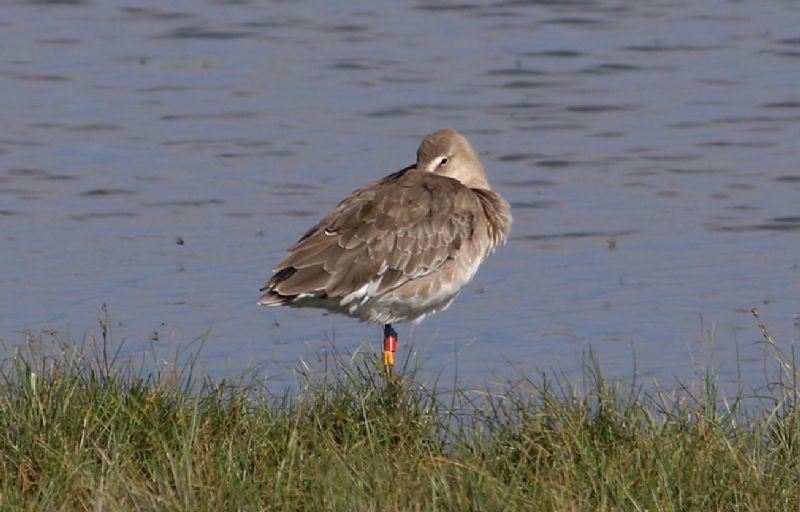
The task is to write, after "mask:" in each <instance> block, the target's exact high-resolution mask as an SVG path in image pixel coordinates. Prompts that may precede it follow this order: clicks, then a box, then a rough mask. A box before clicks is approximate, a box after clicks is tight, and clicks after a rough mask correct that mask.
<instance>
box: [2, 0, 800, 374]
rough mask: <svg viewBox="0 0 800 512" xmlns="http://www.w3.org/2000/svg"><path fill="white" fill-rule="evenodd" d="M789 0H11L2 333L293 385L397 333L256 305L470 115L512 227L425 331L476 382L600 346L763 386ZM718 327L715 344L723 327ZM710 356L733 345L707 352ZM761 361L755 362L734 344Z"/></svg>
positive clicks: (774, 274) (418, 340) (603, 355)
mask: <svg viewBox="0 0 800 512" xmlns="http://www.w3.org/2000/svg"><path fill="white" fill-rule="evenodd" d="M799 19H800V7H798V4H797V3H796V2H793V1H784V2H780V1H768V2H757V1H755V0H749V1H737V2H732V1H722V0H711V1H706V2H688V1H687V2H682V1H656V2H621V1H619V2H615V1H612V0H596V1H593V0H576V1H558V0H554V1H540V2H537V1H531V2H525V1H506V2H499V3H495V4H487V3H485V2H472V3H470V2H438V3H435V2H421V3H413V2H402V3H399V2H392V3H389V2H386V3H379V2H375V3H370V4H369V5H368V6H367V5H361V3H357V2H352V3H350V4H348V3H346V2H337V3H336V5H335V6H334V5H333V4H331V3H328V2H322V1H307V2H271V3H266V2H248V1H240V2H198V1H188V0H185V1H178V2H170V3H164V2H143V1H136V2H132V1H127V2H126V1H116V2H89V1H86V2H84V1H80V0H74V1H36V2H19V3H6V4H4V6H3V15H2V19H0V48H2V50H1V51H0V98H2V100H0V102H1V103H2V109H0V126H1V127H2V130H1V131H0V157H1V158H2V159H1V160H0V162H2V165H1V166H0V339H2V342H3V343H4V344H5V345H6V347H13V346H14V345H17V344H22V343H25V341H26V339H27V336H28V335H29V334H33V335H38V334H37V333H41V332H42V331H44V330H54V331H56V332H58V333H60V334H59V335H60V336H64V335H65V334H64V333H66V335H68V336H70V337H71V338H73V339H77V340H80V339H81V338H82V337H83V336H84V335H85V334H86V333H96V331H97V328H96V325H97V318H98V315H99V310H100V306H101V305H102V304H103V303H107V304H108V307H109V310H110V314H111V320H112V328H113V334H114V337H115V339H117V340H122V339H125V340H126V345H125V349H126V350H127V351H128V352H129V353H131V354H133V355H136V354H140V353H143V352H147V351H148V350H150V348H151V347H155V348H156V350H157V351H158V352H159V354H164V358H165V359H169V357H168V354H171V353H172V352H174V351H175V350H176V349H178V348H180V347H185V346H186V344H187V343H188V342H190V341H191V340H193V339H195V338H198V337H201V336H203V335H205V334H206V333H208V334H207V337H208V339H207V341H206V345H205V350H204V352H203V353H202V361H201V363H202V365H203V366H204V367H205V368H206V369H207V370H208V371H209V372H210V373H211V374H212V375H214V376H224V375H230V374H238V373H241V372H242V371H244V370H245V369H247V368H249V367H252V366H259V367H262V368H263V370H264V371H265V372H266V373H267V374H268V375H272V376H273V377H274V378H275V379H276V382H278V383H282V382H288V381H290V380H291V378H292V377H291V375H292V372H291V369H292V368H296V367H298V366H300V362H299V361H300V360H301V359H305V360H313V359H314V357H315V354H317V353H319V352H320V351H325V350H327V349H329V347H330V342H331V340H332V339H335V342H336V346H337V347H339V348H341V349H345V350H350V351H353V350H378V349H379V346H378V345H379V338H380V330H379V328H377V327H372V326H368V325H363V324H358V323H357V322H355V321H352V320H350V319H348V318H340V317H334V316H326V315H324V314H323V313H321V312H316V311H312V310H290V309H269V310H265V309H263V308H259V307H257V306H256V305H255V302H256V300H257V298H258V288H259V286H260V285H261V284H262V283H263V282H264V281H265V280H266V279H267V278H268V277H269V274H270V269H271V267H272V265H273V264H275V263H276V262H277V261H278V260H279V259H280V258H281V257H282V254H283V251H284V250H285V249H286V248H287V247H288V246H289V245H290V244H291V243H292V242H293V241H294V240H296V238H297V237H298V236H299V235H300V234H301V233H303V232H304V231H305V229H306V228H308V227H309V226H311V225H312V224H313V223H315V222H316V221H317V220H318V219H319V218H320V217H321V216H322V215H324V214H325V213H326V212H327V211H328V210H329V209H330V208H332V207H333V206H334V205H335V204H336V203H337V202H338V201H339V200H340V199H341V198H342V197H343V196H344V195H345V194H347V193H348V192H350V191H351V190H353V189H354V188H357V187H359V186H361V185H363V184H365V183H366V182H368V181H370V180H371V179H374V178H376V177H379V176H382V175H385V174H388V173H390V172H393V171H395V170H397V169H400V168H401V167H403V166H405V165H407V164H409V163H411V162H412V161H413V159H414V152H415V150H416V146H417V144H418V143H419V141H420V140H421V138H422V137H423V136H424V135H425V134H426V133H428V132H430V131H433V130H435V129H439V128H443V127H454V128H457V129H459V130H461V131H462V132H464V133H465V134H467V136H468V137H469V138H470V140H471V141H472V143H473V145H474V146H475V147H476V148H477V150H478V151H479V153H480V154H481V156H482V158H483V161H484V164H485V165H486V167H487V169H488V171H489V174H490V176H489V177H490V181H491V182H492V184H493V186H494V188H495V189H496V190H497V191H498V192H500V193H501V194H502V195H504V196H505V197H506V198H507V199H508V200H509V202H510V203H511V204H512V207H513V211H514V217H515V224H514V227H513V232H512V237H511V240H510V241H509V243H508V245H507V246H506V247H503V248H501V249H500V250H499V251H498V252H497V253H496V254H495V255H494V257H492V258H491V259H490V260H489V261H488V262H487V263H486V264H485V265H484V266H483V268H482V269H481V271H480V272H479V274H478V276H477V277H476V279H475V280H474V282H473V283H472V284H470V285H469V286H468V288H467V289H466V290H465V291H464V292H463V293H462V295H461V296H460V298H459V299H458V300H457V301H456V303H455V304H454V305H453V307H451V309H450V310H448V311H447V312H445V313H442V314H439V315H437V316H436V317H433V318H431V319H429V320H426V321H425V322H424V323H423V324H422V325H421V326H419V327H417V328H415V330H414V331H413V333H411V334H409V328H408V326H401V327H400V329H399V331H400V336H401V353H400V355H401V356H404V354H405V353H406V352H404V351H403V350H405V349H406V348H407V347H408V346H409V337H410V339H411V340H413V343H414V347H415V350H416V353H417V354H418V355H419V356H420V357H421V358H422V359H424V360H427V363H426V369H427V370H429V371H430V372H431V373H436V372H438V371H439V370H443V371H444V374H445V376H450V375H452V368H453V367H454V365H453V364H452V363H453V361H454V360H457V363H458V371H459V378H460V379H461V380H462V382H465V383H469V384H477V385H481V384H485V383H491V382H495V381H504V380H506V379H510V378H514V377H515V376H516V374H515V370H513V369H512V367H511V365H510V364H509V361H511V362H513V364H514V365H515V366H516V367H517V368H518V369H519V370H521V371H523V372H536V371H540V370H548V369H551V368H553V367H557V368H562V369H563V370H564V371H566V372H568V373H576V372H578V371H579V370H580V364H581V354H583V353H584V352H586V351H587V350H588V349H589V348H590V347H591V348H592V349H593V350H594V351H595V352H596V353H597V357H598V358H599V359H600V361H601V363H602V364H603V366H604V368H605V370H606V371H607V372H608V373H609V374H611V375H612V376H621V377H626V376H627V377H629V376H630V375H631V374H632V373H633V371H634V363H633V360H634V358H635V359H636V368H635V370H636V372H637V373H638V374H639V375H641V376H643V377H647V378H656V379H658V380H659V382H662V383H664V384H670V383H673V382H674V380H673V379H674V378H675V377H678V378H682V379H685V378H690V377H691V376H692V375H693V374H694V371H695V370H696V368H697V366H698V365H700V364H711V363H713V364H715V365H718V366H720V367H721V374H722V376H723V378H724V379H726V380H731V379H734V378H735V377H736V375H737V372H742V377H743V378H744V380H745V381H747V382H754V383H757V382H761V381H762V380H763V377H762V376H761V372H762V360H763V353H762V352H763V346H762V345H761V344H759V343H758V342H759V340H760V339H761V333H760V331H759V329H758V328H757V325H756V321H755V319H754V318H752V316H751V315H750V313H749V311H750V309H751V308H752V307H754V306H757V307H758V308H759V310H760V312H761V316H762V319H763V320H764V321H765V322H766V323H767V325H768V326H769V329H770V332H771V333H772V335H773V336H774V337H775V338H776V340H778V341H779V342H780V343H782V344H784V345H786V344H788V343H789V342H790V341H791V340H793V339H796V338H797V336H798V333H800V328H798V324H797V323H795V321H794V320H793V318H794V316H795V315H797V314H799V313H800V200H799V199H798V195H799V194H798V193H800V145H799V144H798V143H797V141H798V139H800V92H798V91H800V34H799V33H798V31H797V26H798V20H799ZM712 337H713V339H714V340H715V341H714V346H713V350H711V348H710V346H709V342H708V340H709V339H710V338H712ZM710 352H713V353H714V355H713V360H712V356H711V355H710ZM737 359H738V360H739V362H740V366H739V367H738V368H737V364H736V361H737Z"/></svg>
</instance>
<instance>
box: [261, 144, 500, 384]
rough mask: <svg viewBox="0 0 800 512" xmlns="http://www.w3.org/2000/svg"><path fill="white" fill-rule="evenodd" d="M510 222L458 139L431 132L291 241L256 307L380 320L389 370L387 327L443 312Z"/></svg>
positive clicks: (391, 336) (392, 347) (391, 341)
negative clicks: (413, 154) (403, 163)
mask: <svg viewBox="0 0 800 512" xmlns="http://www.w3.org/2000/svg"><path fill="white" fill-rule="evenodd" d="M511 223H512V216H511V207H510V206H509V204H508V202H507V201H506V200H505V199H503V198H502V197H501V196H500V195H499V194H498V193H496V192H494V191H493V190H492V189H491V187H490V186H489V182H488V180H487V177H486V170H485V169H484V167H483V164H482V163H481V161H480V158H479V157H478V154H477V153H476V152H475V150H474V149H473V147H472V145H471V144H470V143H469V141H468V140H467V138H466V137H464V136H463V135H462V134H461V133H459V132H458V131H456V130H454V129H445V130H439V131H435V132H433V133H430V134H429V135H427V136H426V137H425V138H424V139H423V140H422V143H421V144H420V145H419V148H418V150H417V160H416V163H414V164H412V165H409V166H407V167H405V168H403V169H401V170H399V171H397V172H394V173H392V174H389V175H388V176H385V177H384V178H381V179H378V180H376V181H373V182H371V183H369V184H368V185H366V186H365V187H363V188H360V189H357V190H355V191H354V192H352V193H351V194H350V195H349V196H347V197H346V198H345V199H344V200H343V201H342V202H341V203H339V205H338V206H337V207H336V208H334V209H333V211H331V212H330V213H329V214H328V215H326V216H325V217H324V218H323V219H322V220H321V221H320V222H319V223H317V224H316V225H315V226H314V227H312V228H311V229H309V230H308V231H307V232H306V233H305V234H304V235H303V236H302V237H300V239H299V240H298V241H297V242H296V243H295V244H294V245H293V246H292V247H291V248H290V249H289V251H288V252H289V254H288V255H286V257H285V258H283V260H281V261H280V262H279V263H278V264H277V266H276V267H275V268H274V269H273V275H272V277H271V278H270V279H269V280H268V281H267V283H266V284H265V285H264V286H262V287H261V289H260V291H261V292H262V295H261V298H260V300H259V301H258V304H260V305H263V306H282V305H287V306H291V307H315V308H322V309H325V310H328V311H332V312H335V313H341V314H344V315H348V316H350V317H354V318H356V319H358V320H360V321H362V322H368V323H375V324H382V325H383V334H384V345H383V363H384V365H385V367H386V368H387V369H388V370H389V371H390V372H391V370H392V368H393V367H394V364H395V352H396V350H397V338H398V336H397V332H396V331H395V330H394V328H393V327H392V324H395V323H399V322H407V321H411V322H414V323H419V322H421V321H422V319H424V318H425V317H427V316H429V315H431V314H434V313H437V312H439V311H443V310H445V309H447V308H448V307H449V306H450V304H452V303H453V301H454V300H455V298H456V296H457V295H458V294H459V292H460V291H461V290H462V289H463V288H464V286H465V285H466V284H467V283H469V282H470V280H472V278H473V277H474V276H475V273H476V272H477V271H478V267H479V266H480V265H481V263H483V261H484V260H485V259H486V258H487V257H488V256H489V255H490V254H492V253H493V252H494V251H495V249H496V248H497V247H498V246H499V245H501V244H504V243H505V242H506V240H507V239H508V236H509V233H510V230H511Z"/></svg>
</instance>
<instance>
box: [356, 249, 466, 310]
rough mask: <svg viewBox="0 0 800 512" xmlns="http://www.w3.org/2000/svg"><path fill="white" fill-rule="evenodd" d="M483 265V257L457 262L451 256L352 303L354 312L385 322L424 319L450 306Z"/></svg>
mask: <svg viewBox="0 0 800 512" xmlns="http://www.w3.org/2000/svg"><path fill="white" fill-rule="evenodd" d="M479 265H480V261H475V262H474V263H473V262H458V263H457V262H456V261H455V260H451V261H449V262H448V263H446V264H445V265H442V267H440V268H439V269H437V270H436V271H435V272H432V273H430V274H428V275H426V276H423V277H420V278H417V279H413V280H411V281H408V282H406V283H405V284H403V285H402V286H399V287H398V288H395V289H394V290H391V291H389V292H387V293H383V294H381V295H377V296H373V297H370V298H369V299H367V300H366V301H363V303H359V304H354V305H352V306H351V312H350V314H351V315H352V316H356V317H358V318H360V319H361V320H363V321H367V322H374V323H382V324H389V323H395V322H409V321H412V322H420V321H422V319H423V318H425V317H426V316H428V315H431V314H433V313H436V312H439V311H443V310H445V309H447V308H448V307H449V306H450V304H451V303H452V302H453V300H454V299H455V298H456V296H457V295H458V293H459V292H460V291H461V289H462V288H463V287H464V285H466V284H467V283H468V282H469V281H471V280H472V278H473V277H474V276H475V273H476V272H477V270H478V266H479Z"/></svg>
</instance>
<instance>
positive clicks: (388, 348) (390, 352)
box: [383, 324, 397, 371]
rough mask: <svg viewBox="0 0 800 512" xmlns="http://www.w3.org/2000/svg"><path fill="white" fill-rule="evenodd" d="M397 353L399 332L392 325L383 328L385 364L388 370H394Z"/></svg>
mask: <svg viewBox="0 0 800 512" xmlns="http://www.w3.org/2000/svg"><path fill="white" fill-rule="evenodd" d="M396 351H397V331H395V330H394V329H392V324H385V325H384V326H383V364H384V366H386V369H387V370H390V371H391V369H392V368H394V353H395V352H396Z"/></svg>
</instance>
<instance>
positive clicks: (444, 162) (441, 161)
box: [437, 157, 447, 167]
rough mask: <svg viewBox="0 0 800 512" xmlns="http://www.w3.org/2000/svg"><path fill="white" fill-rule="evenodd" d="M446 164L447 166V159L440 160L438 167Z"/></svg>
mask: <svg viewBox="0 0 800 512" xmlns="http://www.w3.org/2000/svg"><path fill="white" fill-rule="evenodd" d="M446 164H447V157H443V158H442V159H441V160H439V165H437V167H441V166H443V165H446Z"/></svg>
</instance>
